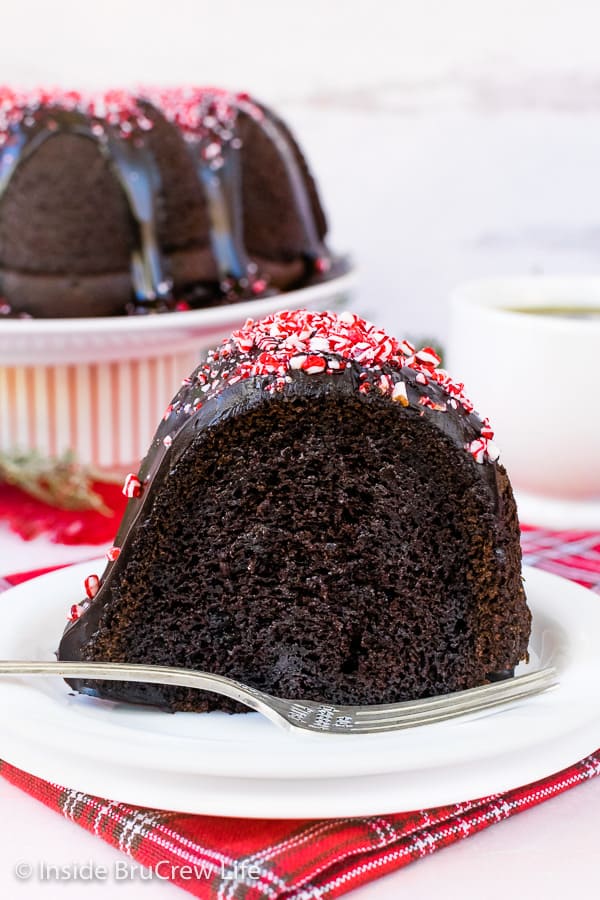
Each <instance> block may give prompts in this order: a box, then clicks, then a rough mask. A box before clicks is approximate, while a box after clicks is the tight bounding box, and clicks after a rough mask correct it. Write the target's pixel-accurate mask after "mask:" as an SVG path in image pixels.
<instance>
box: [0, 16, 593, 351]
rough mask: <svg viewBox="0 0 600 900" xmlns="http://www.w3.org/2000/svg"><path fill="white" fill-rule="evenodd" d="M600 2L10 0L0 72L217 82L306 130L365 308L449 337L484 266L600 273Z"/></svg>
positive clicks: (423, 332)
mask: <svg viewBox="0 0 600 900" xmlns="http://www.w3.org/2000/svg"><path fill="white" fill-rule="evenodd" d="M599 31H600V7H599V6H598V4H597V3H596V2H595V0H564V2H552V0H503V2H502V3H497V2H496V3H492V2H489V0H488V2H482V0H451V2H448V0H438V2H434V0H414V2H407V0H371V2H360V0H298V2H293V3H292V2H286V0H213V2H206V0H169V2H165V0H145V2H139V0H103V2H89V0H88V2H86V0H53V2H43V0H40V2H37V3H35V2H32V0H10V2H8V0H0V79H3V80H6V81H11V82H17V83H21V84H25V85H32V84H38V83H42V82H43V83H46V84H47V83H62V84H67V85H69V86H72V85H74V84H81V85H85V86H100V85H107V84H118V83H125V84H135V83H144V82H145V83H148V82H154V83H157V82H171V83H181V82H196V83H214V84H221V85H225V86H229V87H232V88H237V89H244V90H249V91H251V92H255V93H256V94H257V95H258V96H259V97H261V98H262V99H264V100H267V101H268V102H271V103H273V104H275V105H276V106H277V108H278V109H279V111H280V112H282V113H283V114H284V116H285V117H287V118H288V120H289V121H290V122H291V123H292V124H293V125H294V126H295V127H296V129H297V131H298V134H299V135H300V138H301V141H302V144H303V146H304V148H305V149H306V152H307V154H308V156H309V159H310V161H311V163H312V165H313V168H314V170H315V172H316V174H317V177H318V180H319V183H320V185H321V188H322V193H323V197H324V202H325V205H326V207H327V209H328V211H329V216H330V220H331V223H332V243H333V244H334V245H335V246H336V247H337V248H339V249H343V250H352V252H353V253H354V255H355V257H356V258H357V260H358V262H359V264H360V266H361V269H362V294H361V296H360V298H359V299H358V300H357V302H356V306H357V307H358V308H360V310H361V311H363V312H364V313H366V314H368V315H370V316H371V317H373V318H376V319H378V320H379V321H380V322H381V324H384V325H386V326H388V327H389V328H390V329H392V330H393V331H394V332H395V333H397V334H399V335H400V334H408V335H410V336H412V337H417V338H419V337H421V336H423V337H427V336H429V335H434V336H436V337H438V338H442V339H443V337H444V334H445V329H446V304H445V301H446V297H447V293H448V291H449V289H450V288H451V287H452V286H453V285H454V284H456V283H457V282H459V281H461V280H463V279H465V278H469V277H473V276H477V275H481V274H497V273H523V272H529V271H547V272H554V273H558V272H565V273H566V272H577V271H587V272H590V271H598V269H599V268H600V178H599V174H598V171H599V160H600V152H599V151H600V120H599V115H600V53H599V51H598V33H599Z"/></svg>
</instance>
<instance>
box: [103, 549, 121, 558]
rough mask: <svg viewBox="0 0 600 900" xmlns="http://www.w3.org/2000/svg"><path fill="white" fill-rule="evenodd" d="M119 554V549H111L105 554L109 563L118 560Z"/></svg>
mask: <svg viewBox="0 0 600 900" xmlns="http://www.w3.org/2000/svg"><path fill="white" fill-rule="evenodd" d="M120 554H121V548H120V547H111V548H110V550H108V552H107V554H106V558H107V560H108V561H109V562H114V561H115V559H118V558H119V556H120Z"/></svg>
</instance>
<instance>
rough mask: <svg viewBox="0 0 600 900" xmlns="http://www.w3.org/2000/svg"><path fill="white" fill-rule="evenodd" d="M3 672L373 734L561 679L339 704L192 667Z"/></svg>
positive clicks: (64, 665)
mask: <svg viewBox="0 0 600 900" xmlns="http://www.w3.org/2000/svg"><path fill="white" fill-rule="evenodd" d="M2 675H59V676H61V677H64V678H92V679H95V680H100V681H135V682H142V683H146V684H162V685H168V686H171V687H187V688H197V689H199V690H203V691H210V692H211V693H214V694H222V695H223V696H224V697H230V698H231V699H232V700H237V701H239V702H240V703H243V705H244V706H248V707H250V709H254V710H256V711H257V712H259V713H262V715H263V716H266V717H267V719H270V720H271V722H274V723H275V724H276V725H279V727H280V728H283V729H285V730H287V731H312V732H319V733H321V734H374V733H376V732H384V731H399V730H400V729H403V728H414V727H415V726H416V725H430V724H432V723H433V722H442V721H444V720H445V719H454V718H456V717H458V716H464V715H467V714H468V713H474V712H479V711H480V710H485V709H492V708H493V707H496V706H501V705H503V704H505V703H511V702H513V701H515V700H522V699H524V698H526V697H531V696H533V695H534V694H539V693H541V692H542V691H546V690H548V689H549V688H551V687H554V686H555V685H556V684H558V678H557V672H556V669H555V668H554V667H552V666H547V667H545V668H542V669H537V670H536V671H535V672H530V673H528V674H527V675H519V676H516V677H515V678H509V679H507V680H506V681H497V682H494V683H493V684H486V685H482V686H481V687H476V688H470V689H469V690H466V691H457V692H455V693H452V694H442V695H439V696H437V697H428V698H426V699H424V700H410V701H406V702H403V703H388V704H385V705H381V706H340V705H334V704H329V703H319V702H316V701H314V700H285V699H282V698H279V697H272V696H271V695H270V694H265V693H264V692H263V691H259V690H257V689H256V688H253V687H250V686H249V685H247V684H242V683H241V682H239V681H234V680H233V679H232V678H225V677H224V676H223V675H211V674H209V673H208V672H198V671H195V670H193V669H178V668H174V667H170V666H147V665H134V664H131V665H130V664H128V663H103V662H41V661H37V660H34V661H31V662H27V661H20V660H11V661H0V676H2Z"/></svg>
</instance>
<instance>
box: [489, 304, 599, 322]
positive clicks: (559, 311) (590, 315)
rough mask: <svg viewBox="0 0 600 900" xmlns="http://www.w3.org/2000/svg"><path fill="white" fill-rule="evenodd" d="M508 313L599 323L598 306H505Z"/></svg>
mask: <svg viewBox="0 0 600 900" xmlns="http://www.w3.org/2000/svg"><path fill="white" fill-rule="evenodd" d="M505 308H506V310H507V311H508V312H517V313H525V314H526V315H529V316H551V317H552V318H555V319H590V320H596V321H600V306H577V305H576V304H572V305H570V304H566V303H565V304H564V305H562V304H561V305H558V304H557V305H556V306H507V307H505Z"/></svg>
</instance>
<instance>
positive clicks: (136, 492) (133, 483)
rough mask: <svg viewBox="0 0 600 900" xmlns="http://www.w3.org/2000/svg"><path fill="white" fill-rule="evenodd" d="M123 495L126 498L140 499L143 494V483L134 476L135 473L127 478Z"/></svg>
mask: <svg viewBox="0 0 600 900" xmlns="http://www.w3.org/2000/svg"><path fill="white" fill-rule="evenodd" d="M123 493H124V494H125V496H126V497H130V498H131V497H139V496H140V494H141V493H142V482H141V481H140V479H139V478H138V477H137V475H134V473H133V472H130V473H129V475H127V477H126V478H125V483H124V484H123Z"/></svg>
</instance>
